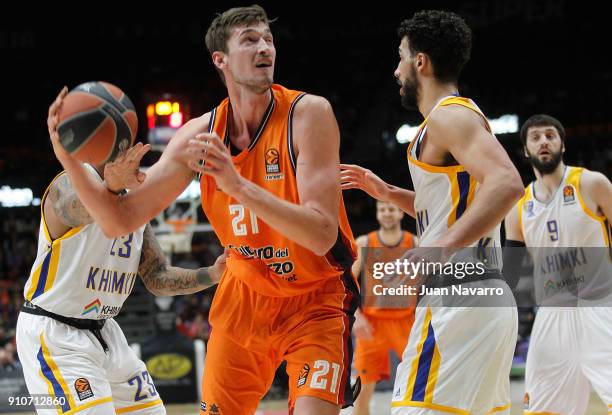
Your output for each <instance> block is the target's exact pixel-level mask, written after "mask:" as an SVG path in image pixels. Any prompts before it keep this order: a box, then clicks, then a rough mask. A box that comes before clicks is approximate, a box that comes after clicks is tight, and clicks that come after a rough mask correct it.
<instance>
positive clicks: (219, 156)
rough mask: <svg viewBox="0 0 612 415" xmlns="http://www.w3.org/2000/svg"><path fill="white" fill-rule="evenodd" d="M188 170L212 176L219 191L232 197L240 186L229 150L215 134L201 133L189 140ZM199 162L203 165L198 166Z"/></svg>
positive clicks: (239, 178) (240, 178)
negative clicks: (202, 162)
mask: <svg viewBox="0 0 612 415" xmlns="http://www.w3.org/2000/svg"><path fill="white" fill-rule="evenodd" d="M187 154H188V161H187V165H188V166H189V168H190V169H191V170H193V171H195V172H196V173H201V174H207V175H209V176H212V177H213V178H214V179H215V181H216V182H217V186H218V187H219V189H221V190H223V192H225V193H227V194H228V195H234V194H235V193H236V192H237V191H238V189H239V188H240V187H241V185H242V180H243V179H242V177H241V176H240V174H239V173H238V171H237V170H236V167H235V166H234V162H233V161H232V155H231V154H230V151H229V149H228V148H227V147H226V146H225V145H224V144H223V142H222V141H221V139H220V138H219V136H218V135H217V134H216V133H202V134H198V135H196V136H195V139H191V140H189V143H188V146H187ZM200 160H203V161H204V165H203V166H201V165H200Z"/></svg>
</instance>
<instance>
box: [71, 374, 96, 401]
mask: <svg viewBox="0 0 612 415" xmlns="http://www.w3.org/2000/svg"><path fill="white" fill-rule="evenodd" d="M74 389H75V390H76V391H77V394H78V395H79V400H80V401H82V400H83V399H87V398H91V397H92V396H94V393H93V390H92V389H91V385H90V384H89V381H88V380H87V379H85V378H78V379H77V380H75V381H74Z"/></svg>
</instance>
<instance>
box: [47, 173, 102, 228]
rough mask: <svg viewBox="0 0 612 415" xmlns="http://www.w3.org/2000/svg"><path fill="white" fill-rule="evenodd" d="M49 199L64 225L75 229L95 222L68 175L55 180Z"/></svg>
mask: <svg viewBox="0 0 612 415" xmlns="http://www.w3.org/2000/svg"><path fill="white" fill-rule="evenodd" d="M47 197H48V198H49V201H50V202H51V206H53V211H54V212H55V215H56V216H57V218H58V219H59V220H60V221H61V222H62V223H63V224H64V225H66V226H70V227H71V228H74V227H77V226H82V225H87V224H88V223H91V222H93V218H92V217H91V216H90V215H89V213H88V212H87V209H85V206H83V204H82V203H81V201H80V200H79V197H78V196H77V193H76V191H75V190H74V188H73V187H72V184H71V183H70V179H69V178H68V175H67V174H62V175H61V176H60V177H58V178H57V180H55V182H54V183H53V186H51V189H49V194H48V195H47Z"/></svg>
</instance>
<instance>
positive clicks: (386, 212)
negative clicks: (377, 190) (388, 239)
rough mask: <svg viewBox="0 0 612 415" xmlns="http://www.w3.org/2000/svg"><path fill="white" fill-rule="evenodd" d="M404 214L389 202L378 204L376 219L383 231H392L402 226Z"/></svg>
mask: <svg viewBox="0 0 612 415" xmlns="http://www.w3.org/2000/svg"><path fill="white" fill-rule="evenodd" d="M403 217H404V212H402V211H401V210H400V209H399V208H398V207H397V206H395V205H394V204H392V203H387V202H377V203H376V219H377V220H378V223H379V224H380V227H381V229H383V230H390V229H394V228H397V227H399V226H400V224H401V222H402V218H403Z"/></svg>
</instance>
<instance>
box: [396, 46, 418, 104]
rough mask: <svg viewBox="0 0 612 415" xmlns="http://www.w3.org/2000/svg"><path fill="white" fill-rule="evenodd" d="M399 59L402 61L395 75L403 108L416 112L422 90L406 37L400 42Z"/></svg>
mask: <svg viewBox="0 0 612 415" xmlns="http://www.w3.org/2000/svg"><path fill="white" fill-rule="evenodd" d="M399 58H400V61H399V64H398V65H397V69H396V70H395V73H394V75H395V78H396V79H397V83H398V84H399V85H400V96H401V102H402V106H403V107H404V108H406V109H408V110H414V109H417V108H418V98H419V89H420V88H419V81H418V79H417V75H416V69H415V67H414V58H413V57H412V55H411V52H410V48H409V46H408V38H407V37H404V38H403V39H402V41H401V42H400V46H399Z"/></svg>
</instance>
